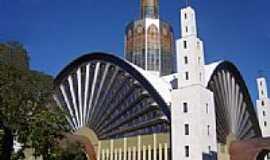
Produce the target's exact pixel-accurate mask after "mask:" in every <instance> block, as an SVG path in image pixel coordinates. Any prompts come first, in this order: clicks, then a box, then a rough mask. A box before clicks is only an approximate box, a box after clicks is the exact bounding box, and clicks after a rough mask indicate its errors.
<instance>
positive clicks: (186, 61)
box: [184, 56, 188, 64]
mask: <svg viewBox="0 0 270 160" xmlns="http://www.w3.org/2000/svg"><path fill="white" fill-rule="evenodd" d="M184 59H185V64H188V57H187V56H185V57H184Z"/></svg>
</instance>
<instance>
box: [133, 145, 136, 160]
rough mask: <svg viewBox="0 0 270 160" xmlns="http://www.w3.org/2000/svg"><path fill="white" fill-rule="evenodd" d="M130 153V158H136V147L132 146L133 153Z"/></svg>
mask: <svg viewBox="0 0 270 160" xmlns="http://www.w3.org/2000/svg"><path fill="white" fill-rule="evenodd" d="M132 155H133V158H132V160H136V147H133V153H132Z"/></svg>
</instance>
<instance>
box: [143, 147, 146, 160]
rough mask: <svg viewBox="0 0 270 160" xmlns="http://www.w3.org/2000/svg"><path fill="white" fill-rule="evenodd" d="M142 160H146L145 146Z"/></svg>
mask: <svg viewBox="0 0 270 160" xmlns="http://www.w3.org/2000/svg"><path fill="white" fill-rule="evenodd" d="M143 160H146V146H143Z"/></svg>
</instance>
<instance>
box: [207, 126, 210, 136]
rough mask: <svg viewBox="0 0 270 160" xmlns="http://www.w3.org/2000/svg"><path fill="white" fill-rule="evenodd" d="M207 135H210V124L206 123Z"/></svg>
mask: <svg viewBox="0 0 270 160" xmlns="http://www.w3.org/2000/svg"><path fill="white" fill-rule="evenodd" d="M207 135H208V136H209V135H210V125H207Z"/></svg>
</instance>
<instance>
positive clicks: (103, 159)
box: [101, 149, 105, 160]
mask: <svg viewBox="0 0 270 160" xmlns="http://www.w3.org/2000/svg"><path fill="white" fill-rule="evenodd" d="M101 159H102V160H105V150H104V149H102V157H101Z"/></svg>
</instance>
